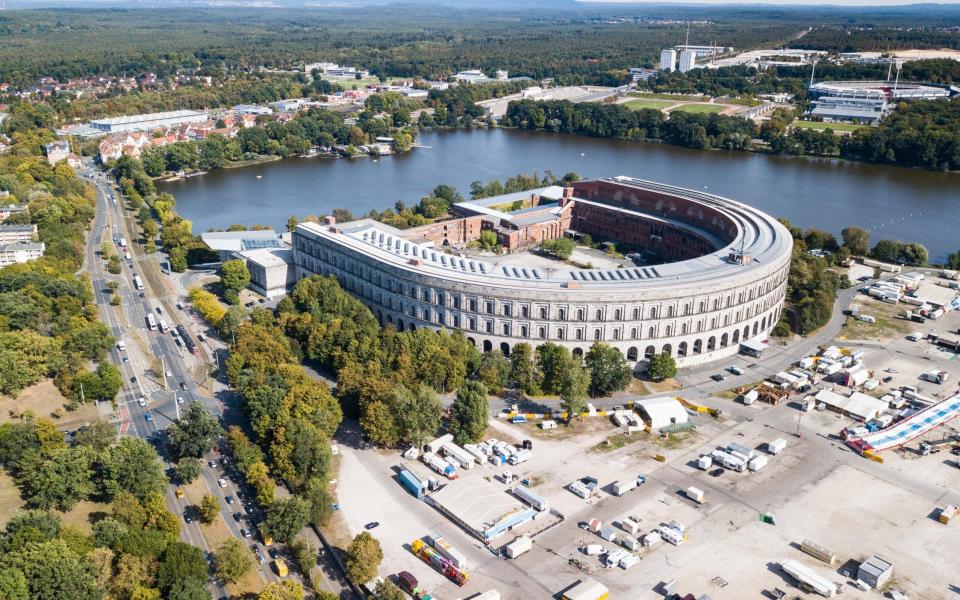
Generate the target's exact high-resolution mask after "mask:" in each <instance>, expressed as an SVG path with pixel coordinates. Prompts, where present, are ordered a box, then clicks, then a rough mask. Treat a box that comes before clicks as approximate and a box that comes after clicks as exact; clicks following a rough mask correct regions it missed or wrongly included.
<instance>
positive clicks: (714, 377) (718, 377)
mask: <svg viewBox="0 0 960 600" xmlns="http://www.w3.org/2000/svg"><path fill="white" fill-rule="evenodd" d="M710 379H712V380H714V381H723V380H724V379H726V377H724V376H723V374H722V373H714V374H713V375H711V376H710Z"/></svg>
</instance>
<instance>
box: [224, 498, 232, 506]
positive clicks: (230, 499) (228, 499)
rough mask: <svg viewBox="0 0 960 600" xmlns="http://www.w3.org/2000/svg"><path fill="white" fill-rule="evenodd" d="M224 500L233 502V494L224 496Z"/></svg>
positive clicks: (228, 502)
mask: <svg viewBox="0 0 960 600" xmlns="http://www.w3.org/2000/svg"><path fill="white" fill-rule="evenodd" d="M224 501H226V503H227V504H233V496H226V497H225V498H224Z"/></svg>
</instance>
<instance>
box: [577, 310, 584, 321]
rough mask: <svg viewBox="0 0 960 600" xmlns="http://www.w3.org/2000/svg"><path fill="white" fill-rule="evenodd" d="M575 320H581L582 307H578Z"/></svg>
mask: <svg viewBox="0 0 960 600" xmlns="http://www.w3.org/2000/svg"><path fill="white" fill-rule="evenodd" d="M577 320H578V321H582V320H583V309H582V308H578V309H577Z"/></svg>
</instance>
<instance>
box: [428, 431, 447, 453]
mask: <svg viewBox="0 0 960 600" xmlns="http://www.w3.org/2000/svg"><path fill="white" fill-rule="evenodd" d="M452 441H453V436H452V435H451V434H449V433H448V434H446V435H441V436H440V437H438V438H437V439H435V440H432V441H430V442H427V451H428V452H433V453H434V454H436V453H438V452H440V448H443V445H444V444H447V443H450V442H452Z"/></svg>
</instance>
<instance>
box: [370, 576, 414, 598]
mask: <svg viewBox="0 0 960 600" xmlns="http://www.w3.org/2000/svg"><path fill="white" fill-rule="evenodd" d="M373 595H374V596H376V597H377V600H406V598H407V595H406V594H404V593H403V590H401V589H400V588H398V587H397V586H396V585H395V584H394V583H393V582H392V581H390V580H389V579H383V580H381V581H378V582H377V587H376V588H374V590H373Z"/></svg>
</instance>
